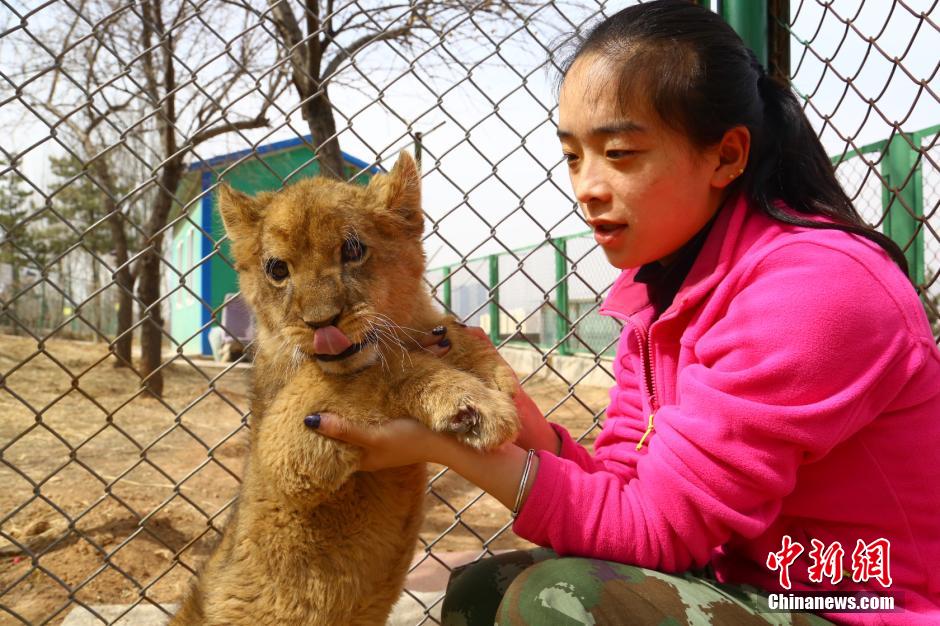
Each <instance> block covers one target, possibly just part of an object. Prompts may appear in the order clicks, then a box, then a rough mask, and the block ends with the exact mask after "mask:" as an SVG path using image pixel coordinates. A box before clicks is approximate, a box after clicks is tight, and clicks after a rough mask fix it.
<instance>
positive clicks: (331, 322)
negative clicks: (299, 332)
mask: <svg viewBox="0 0 940 626" xmlns="http://www.w3.org/2000/svg"><path fill="white" fill-rule="evenodd" d="M338 321H339V313H337V314H336V315H334V316H333V317H331V318H329V319H326V318H324V319H322V320H304V324H306V325H307V326H309V327H310V328H312V329H313V330H316V329H318V328H326V327H327V326H336V322H338Z"/></svg>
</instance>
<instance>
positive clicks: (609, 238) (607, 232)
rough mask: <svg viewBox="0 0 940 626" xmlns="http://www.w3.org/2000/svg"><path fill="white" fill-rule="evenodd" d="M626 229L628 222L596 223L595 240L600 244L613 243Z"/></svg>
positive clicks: (608, 244)
mask: <svg viewBox="0 0 940 626" xmlns="http://www.w3.org/2000/svg"><path fill="white" fill-rule="evenodd" d="M626 229H627V225H626V224H596V225H595V226H594V241H596V242H597V243H598V245H600V246H610V245H613V244H614V243H616V242H617V240H618V239H619V238H620V236H621V235H622V234H623V231H625V230H626Z"/></svg>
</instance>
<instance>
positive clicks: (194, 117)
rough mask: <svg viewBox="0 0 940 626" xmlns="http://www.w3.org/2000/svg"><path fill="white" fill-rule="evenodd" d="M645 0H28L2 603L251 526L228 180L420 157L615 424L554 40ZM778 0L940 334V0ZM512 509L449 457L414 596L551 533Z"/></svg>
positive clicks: (185, 572)
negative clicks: (559, 103)
mask: <svg viewBox="0 0 940 626" xmlns="http://www.w3.org/2000/svg"><path fill="white" fill-rule="evenodd" d="M625 4H627V3H625V2H595V1H584V0H578V1H575V0H571V1H570V2H569V1H563V0H555V1H551V2H546V1H542V0H521V1H517V2H512V3H509V2H479V3H477V2H466V1H463V0H412V1H411V2H409V3H405V4H398V3H389V2H383V1H375V0H373V1H369V0H352V1H349V2H346V1H345V0H325V1H323V2H318V1H317V0H307V1H306V2H300V1H287V0H281V1H277V0H271V1H270V2H267V3H265V2H260V1H258V2H255V1H253V0H231V1H227V2H216V1H212V0H204V1H200V0H170V1H166V2H162V1H159V0H135V1H132V2H125V1H122V0H88V1H85V2H81V3H75V2H68V1H65V0H53V1H49V2H44V3H41V4H38V5H37V4H35V3H25V2H20V1H16V0H0V59H2V60H0V126H2V128H3V131H4V134H3V139H2V142H0V227H2V229H0V484H2V485H3V490H2V491H0V558H2V559H3V560H2V563H0V622H3V623H7V622H8V623H50V622H51V623H60V622H62V621H63V620H64V619H65V618H66V616H67V615H68V614H69V613H70V612H72V611H85V612H87V613H90V614H91V616H93V617H95V618H97V619H98V620H99V621H100V622H102V623H115V622H118V621H120V620H122V619H124V620H125V623H128V622H127V621H126V620H127V619H128V618H129V616H130V615H132V613H131V611H135V610H138V608H139V607H141V606H144V607H152V609H153V610H154V611H160V612H166V611H168V610H169V609H168V608H167V605H168V604H172V603H173V602H176V601H178V600H179V599H180V596H181V595H182V594H183V593H184V591H185V589H186V588H187V586H188V584H189V582H190V580H191V577H192V573H193V571H194V570H195V569H196V568H197V567H198V565H199V563H200V562H201V561H202V559H204V558H205V556H206V555H207V553H208V550H209V549H210V546H211V544H212V542H213V540H214V538H215V537H216V536H217V534H218V532H219V531H220V529H221V527H222V524H223V523H224V519H225V516H226V514H227V513H228V511H229V510H230V508H231V506H232V504H233V501H234V496H235V492H236V490H237V486H238V480H239V474H240V471H241V463H242V458H243V456H244V453H245V449H246V445H247V434H246V431H247V428H248V423H249V415H248V384H249V383H248V376H249V374H250V359H249V356H250V355H249V354H246V352H245V348H246V346H247V344H248V343H249V342H250V337H251V325H250V320H248V321H246V318H245V314H244V309H243V304H242V303H240V301H239V300H238V299H237V298H235V299H233V298H232V297H231V296H232V295H233V294H234V293H236V292H237V284H236V282H235V274H234V270H233V267H232V261H231V258H230V256H229V250H228V244H227V241H226V240H225V238H224V236H223V232H222V230H221V224H220V222H219V220H218V216H217V214H216V212H215V210H214V201H213V192H214V189H215V188H216V186H217V183H218V182H219V181H220V180H222V179H224V180H226V181H227V182H229V183H231V184H232V185H233V186H235V187H237V188H240V189H242V190H245V191H252V192H253V191H259V190H265V189H276V188H279V187H280V186H282V185H283V184H285V183H289V182H291V181H293V180H296V179H297V178H299V177H303V176H309V175H313V174H315V173H317V172H319V171H321V170H331V171H333V172H337V173H339V175H340V176H343V177H346V178H349V179H356V180H359V181H362V180H365V179H367V178H368V177H369V176H370V175H372V174H373V173H374V172H376V171H379V170H381V169H383V168H385V167H387V166H389V165H390V163H391V162H392V161H393V160H394V158H395V155H396V154H397V152H398V151H399V150H400V149H402V148H406V149H410V150H413V151H414V152H415V153H416V154H418V155H420V159H421V163H422V172H423V179H424V198H425V212H426V215H427V228H426V231H425V232H426V237H425V247H426V251H427V253H428V257H429V259H430V266H431V269H429V270H428V273H427V275H426V278H427V282H428V286H429V288H430V289H431V291H432V293H433V294H434V296H435V298H436V299H437V300H438V301H439V302H440V304H441V306H442V307H446V308H448V309H450V310H451V311H453V312H454V313H455V314H457V315H458V316H459V317H460V318H462V319H463V320H465V321H467V322H468V323H471V324H477V325H481V326H483V327H484V328H485V329H486V330H487V331H488V332H489V333H490V335H491V337H492V338H493V339H494V341H495V342H496V343H497V344H498V345H499V346H500V347H501V350H502V352H503V354H504V355H505V356H506V357H507V359H509V360H510V362H511V363H512V364H513V365H514V366H516V367H517V369H518V370H519V372H520V373H521V374H522V375H523V386H524V388H525V389H526V390H527V391H528V392H529V393H530V394H531V395H532V396H533V397H534V398H535V399H536V401H537V403H538V404H539V405H540V407H541V408H542V409H543V410H544V411H545V413H546V415H547V416H548V418H549V419H551V420H553V421H557V422H560V423H562V424H564V425H565V426H567V427H568V428H569V430H570V431H571V432H572V433H573V434H576V435H578V436H580V437H581V438H582V441H583V442H584V443H585V444H589V443H590V442H591V441H592V440H593V437H594V434H595V433H596V431H597V429H598V428H599V426H600V424H601V423H602V420H603V410H604V407H605V401H606V387H607V386H609V385H610V384H611V383H612V376H611V373H610V372H611V366H610V358H611V356H612V354H613V349H614V345H615V343H616V339H617V335H618V333H619V330H620V328H619V325H618V324H617V323H615V322H613V321H612V320H610V319H609V318H604V317H601V316H599V315H598V313H597V309H598V307H599V305H600V303H601V302H602V300H603V297H604V295H605V293H606V291H607V289H609V286H610V284H611V283H612V281H613V279H614V278H615V276H616V272H615V270H613V269H612V268H611V267H610V266H609V265H607V264H606V261H605V260H604V258H603V255H602V254H601V252H600V251H599V250H598V249H597V248H596V247H595V245H594V242H593V240H592V239H591V238H590V237H589V236H585V235H584V234H583V230H584V228H585V224H584V222H583V221H582V220H581V219H580V218H579V216H578V213H577V211H576V208H575V204H574V202H573V199H572V198H571V196H570V193H569V190H568V188H567V174H566V170H565V167H564V164H563V163H562V159H561V155H560V151H559V150H558V148H557V145H556V144H557V140H556V138H555V126H554V122H553V119H554V118H553V116H554V113H555V96H554V93H553V81H554V78H555V74H554V73H555V68H554V64H553V62H552V60H551V59H552V57H551V52H552V50H554V49H555V47H556V46H557V45H558V44H560V43H562V42H563V41H564V40H565V37H566V35H568V34H570V33H571V32H574V31H576V30H578V29H583V28H585V27H587V26H589V25H590V24H592V23H594V21H595V20H597V19H598V18H599V17H601V16H603V15H610V14H612V13H613V12H615V11H616V10H618V9H619V8H621V7H622V6H624V5H625ZM724 4H725V5H726V6H728V5H733V4H734V2H732V1H731V0H725V3H724ZM754 4H760V3H754ZM769 4H770V5H771V6H772V7H774V10H773V11H772V12H771V14H769V15H768V16H767V17H768V22H767V23H768V24H769V26H770V28H771V29H778V30H782V31H783V32H784V33H785V39H786V41H785V43H784V45H783V46H782V49H783V50H784V51H785V52H786V53H787V54H788V56H789V72H788V73H789V75H790V78H791V80H792V83H793V86H794V89H795V90H796V91H797V92H798V93H799V94H800V95H801V96H802V97H803V98H804V99H805V103H806V111H807V113H808V115H809V116H810V119H811V121H812V122H813V123H814V124H815V125H816V128H817V129H818V130H819V133H820V136H821V138H822V140H823V142H824V144H825V145H826V147H827V150H829V153H830V154H831V155H832V158H833V163H834V164H835V165H836V168H837V169H836V171H837V174H838V176H839V179H840V181H841V182H842V183H843V185H844V186H845V188H846V189H847V191H848V192H849V195H850V196H851V197H852V198H853V201H854V202H855V203H856V205H857V207H858V209H859V211H860V213H861V214H862V215H863V217H864V218H865V219H866V220H867V221H868V222H870V223H871V224H874V225H876V226H877V227H879V228H881V229H882V230H884V231H885V232H888V233H890V234H891V236H892V237H894V238H895V239H896V240H897V241H898V242H899V243H900V244H901V246H902V248H904V249H905V251H906V254H907V255H908V258H909V260H910V261H911V266H912V278H913V279H914V280H915V282H916V283H917V284H918V286H919V289H920V291H921V294H922V296H923V302H924V305H925V307H926V309H927V311H928V316H929V317H930V319H931V321H932V323H933V324H934V328H935V331H936V332H937V334H938V336H940V324H938V321H937V320H938V318H940V314H938V305H940V281H938V275H940V234H938V229H940V216H938V215H937V213H938V207H940V171H938V169H940V165H938V163H940V147H938V145H937V137H938V135H937V131H938V126H937V125H938V124H940V96H938V82H937V69H938V62H937V55H936V53H935V50H936V45H937V43H938V41H940V37H938V26H937V23H938V16H940V11H937V10H935V9H934V8H933V5H931V4H930V3H928V2H915V1H914V0H909V1H901V0H893V1H890V2H881V3H865V4H863V3H862V2H860V1H851V0H844V1H838V2H823V1H822V0H793V1H791V2H790V3H789V4H790V6H789V7H787V6H786V5H787V3H786V2H771V3H769ZM313 138H316V140H318V141H319V142H320V143H319V144H318V143H317V142H316V141H315V140H314V139H313ZM324 139H326V140H327V141H324ZM333 139H335V141H330V140H333ZM321 144H322V145H321ZM509 521H510V520H509V516H508V513H507V512H506V511H505V510H503V509H502V508H501V507H500V506H499V505H498V504H497V503H496V502H495V501H494V500H493V499H492V498H490V497H489V496H487V495H486V494H484V493H482V492H480V491H479V490H478V489H476V488H474V487H472V486H471V485H469V484H467V483H465V482H464V481H462V480H461V479H460V478H459V477H457V476H455V475H454V474H453V473H451V472H448V471H446V470H445V469H444V468H434V471H433V472H432V478H431V479H430V481H429V484H428V513H427V518H426V521H425V524H424V527H423V529H422V533H421V541H420V545H419V546H417V547H416V556H415V561H414V565H413V572H412V574H413V575H412V576H411V577H409V586H408V588H407V590H406V594H405V596H404V597H403V600H402V603H403V605H402V607H403V610H404V609H407V610H405V611H404V613H403V614H407V615H409V616H410V617H409V618H408V619H411V620H412V622H411V623H423V622H426V621H431V622H436V621H437V618H436V616H437V615H438V611H439V604H440V601H441V598H442V592H441V589H440V587H439V586H433V585H430V586H428V585H426V584H425V582H423V581H425V580H426V579H427V578H433V577H434V576H433V574H435V573H437V574H442V573H446V571H447V570H448V569H449V568H450V567H451V566H452V565H453V564H454V562H455V560H454V555H455V554H457V555H461V557H460V558H461V559H464V560H466V559H472V558H476V557H482V556H485V555H487V554H489V553H492V552H494V551H498V550H503V549H512V548H517V547H522V546H525V545H526V544H525V542H523V541H522V540H520V539H518V538H516V537H514V536H513V535H512V533H511V532H510V531H509V530H508V529H509ZM406 605H407V606H406ZM408 611H410V613H409V612H408ZM134 615H136V614H134ZM402 623H404V622H402Z"/></svg>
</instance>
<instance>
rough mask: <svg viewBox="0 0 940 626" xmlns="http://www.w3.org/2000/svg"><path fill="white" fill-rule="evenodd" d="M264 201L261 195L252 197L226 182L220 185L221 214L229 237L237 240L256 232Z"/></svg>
mask: <svg viewBox="0 0 940 626" xmlns="http://www.w3.org/2000/svg"><path fill="white" fill-rule="evenodd" d="M263 210H264V202H263V199H262V198H261V197H255V198H252V197H251V196H249V195H246V194H243V193H242V192H240V191H235V190H234V189H232V188H231V187H229V186H228V185H226V184H225V183H222V184H221V185H219V214H220V215H221V216H222V223H223V224H224V225H225V232H226V233H228V237H229V239H231V240H232V241H236V240H239V239H244V238H246V237H250V236H251V235H252V234H254V232H255V230H256V227H257V225H258V222H259V221H260V220H261V214H262V212H263Z"/></svg>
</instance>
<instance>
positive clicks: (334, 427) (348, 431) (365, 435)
mask: <svg viewBox="0 0 940 626" xmlns="http://www.w3.org/2000/svg"><path fill="white" fill-rule="evenodd" d="M304 424H306V425H307V427H308V428H311V429H313V430H316V431H317V432H318V433H320V434H321V435H326V436H327V437H330V438H332V439H339V440H341V441H345V442H346V443H351V444H354V445H357V446H367V445H369V444H370V443H371V440H372V436H371V433H370V432H369V431H368V430H367V429H365V428H362V427H361V426H360V425H359V424H356V423H353V422H350V421H349V420H344V419H343V418H341V417H340V416H338V415H335V414H333V413H313V414H311V415H308V416H307V417H305V418H304Z"/></svg>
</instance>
